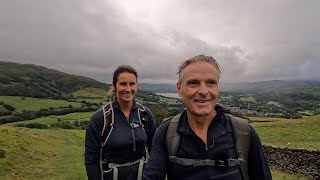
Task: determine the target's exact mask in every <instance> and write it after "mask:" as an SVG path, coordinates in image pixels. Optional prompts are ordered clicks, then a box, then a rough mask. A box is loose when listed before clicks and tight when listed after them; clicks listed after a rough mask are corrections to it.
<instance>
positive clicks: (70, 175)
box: [0, 125, 86, 180]
mask: <svg viewBox="0 0 320 180" xmlns="http://www.w3.org/2000/svg"><path fill="white" fill-rule="evenodd" d="M0 132H1V136H0V147H1V149H3V150H5V151H6V156H5V158H2V159H0V179H3V180H6V179H35V180H36V179H86V174H85V168H84V164H83V157H82V154H83V143H84V134H85V133H84V132H85V131H82V130H63V129H48V130H39V129H28V128H17V127H10V126H5V125H2V126H0ZM40 147H41V148H40Z"/></svg>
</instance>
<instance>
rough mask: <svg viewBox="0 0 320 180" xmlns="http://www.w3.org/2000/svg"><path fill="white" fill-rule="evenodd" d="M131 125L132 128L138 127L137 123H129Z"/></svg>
mask: <svg viewBox="0 0 320 180" xmlns="http://www.w3.org/2000/svg"><path fill="white" fill-rule="evenodd" d="M131 127H132V128H138V127H139V124H136V123H131Z"/></svg>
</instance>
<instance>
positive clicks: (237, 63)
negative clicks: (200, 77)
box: [0, 0, 320, 83]
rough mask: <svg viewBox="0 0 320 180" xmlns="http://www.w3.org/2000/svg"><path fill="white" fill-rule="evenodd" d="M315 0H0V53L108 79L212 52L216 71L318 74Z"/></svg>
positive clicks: (147, 78) (161, 76)
mask: <svg viewBox="0 0 320 180" xmlns="http://www.w3.org/2000/svg"><path fill="white" fill-rule="evenodd" d="M319 7H320V1H318V0H309V1H301V0H281V1H276V0H271V1H267V0H264V1H253V0H252V1H248V0H243V1H236V0H233V1H214V0H197V1H191V0H189V1H186V0H175V1H172V0H161V1H159V0H135V1H132V0H121V1H111V0H104V1H102V0H54V1H44V0H23V1H21V0H0V60H2V61H13V62H20V63H32V64H37V65H42V66H46V67H48V68H53V69H57V70H61V71H64V72H67V73H72V74H77V75H83V76H88V77H92V78H94V79H97V80H99V81H102V82H110V81H111V79H112V73H113V70H114V69H115V68H116V67H117V66H118V65H121V64H129V65H132V66H134V67H135V68H136V69H137V70H138V73H139V82H151V83H174V82H175V81H176V80H177V75H176V74H175V73H176V70H177V67H178V66H179V64H180V62H181V61H182V60H184V59H186V58H189V57H192V56H194V55H198V54H206V55H211V56H213V57H215V58H216V59H217V60H218V61H219V63H220V64H221V66H222V70H223V74H222V81H224V82H240V81H241V82H243V81H261V80H273V79H290V80H295V79H299V80H306V79H308V80H320V71H319V69H320V36H319V32H320V21H319V20H317V18H318V17H319V15H320V13H319V12H320V11H319Z"/></svg>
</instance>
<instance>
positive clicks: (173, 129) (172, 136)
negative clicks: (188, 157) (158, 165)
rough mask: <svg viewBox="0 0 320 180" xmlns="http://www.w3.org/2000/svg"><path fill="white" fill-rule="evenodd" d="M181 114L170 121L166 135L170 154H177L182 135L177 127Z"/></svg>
mask: <svg viewBox="0 0 320 180" xmlns="http://www.w3.org/2000/svg"><path fill="white" fill-rule="evenodd" d="M180 117H181V114H178V115H176V116H174V117H173V118H172V119H171V121H170V122H169V126H168V130H167V135H166V143H167V150H168V153H169V157H170V156H175V155H176V153H177V150H178V147H179V143H180V135H179V134H178V133H177V127H178V123H179V120H180Z"/></svg>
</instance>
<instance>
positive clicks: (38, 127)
mask: <svg viewBox="0 0 320 180" xmlns="http://www.w3.org/2000/svg"><path fill="white" fill-rule="evenodd" d="M15 126H16V127H27V128H35V129H48V128H49V127H48V125H46V124H40V123H29V124H16V125H15Z"/></svg>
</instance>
